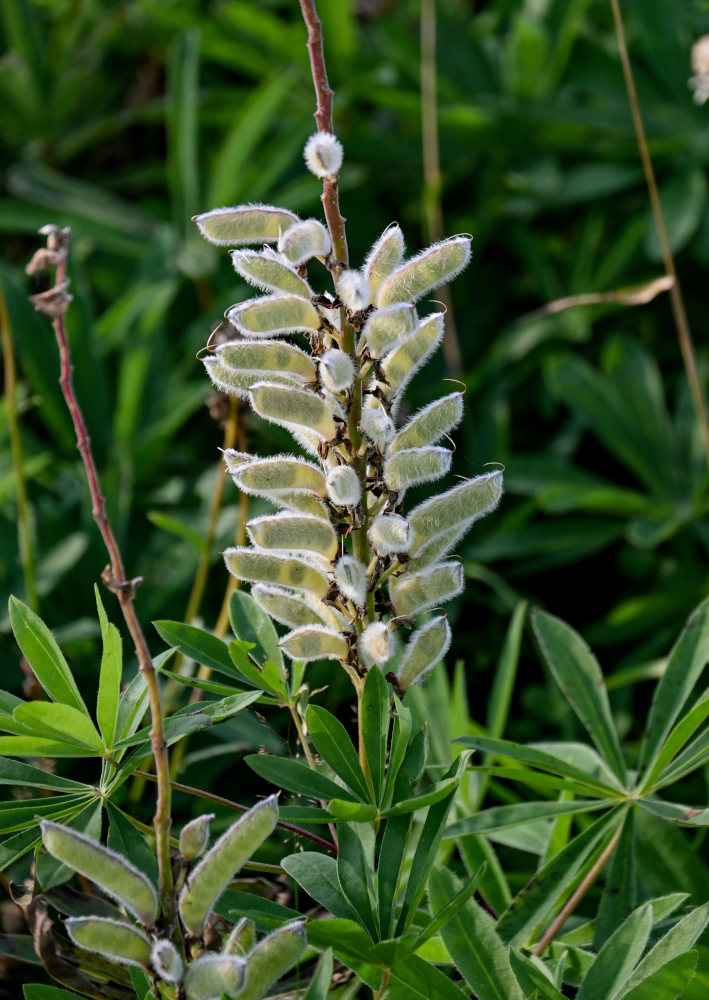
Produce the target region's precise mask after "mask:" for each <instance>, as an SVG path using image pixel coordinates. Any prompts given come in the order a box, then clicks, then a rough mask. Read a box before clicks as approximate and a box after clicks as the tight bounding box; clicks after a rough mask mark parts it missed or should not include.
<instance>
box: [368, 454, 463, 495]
mask: <svg viewBox="0 0 709 1000" xmlns="http://www.w3.org/2000/svg"><path fill="white" fill-rule="evenodd" d="M452 454H453V453H452V452H450V451H448V449H447V448H440V447H438V446H436V447H431V448H407V449H405V450H404V451H398V452H397V453H396V454H395V455H392V456H391V458H388V459H387V460H386V462H385V463H384V482H385V483H386V485H387V489H390V490H391V491H392V492H393V493H399V492H401V491H402V490H405V489H408V487H409V486H416V485H417V484H419V483H432V482H434V481H435V480H436V479H440V478H441V476H445V474H446V473H447V472H448V470H449V469H450V467H451V459H452Z"/></svg>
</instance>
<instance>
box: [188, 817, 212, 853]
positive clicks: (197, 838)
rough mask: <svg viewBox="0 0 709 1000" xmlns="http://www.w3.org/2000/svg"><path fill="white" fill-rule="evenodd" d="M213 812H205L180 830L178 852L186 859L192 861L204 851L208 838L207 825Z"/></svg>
mask: <svg viewBox="0 0 709 1000" xmlns="http://www.w3.org/2000/svg"><path fill="white" fill-rule="evenodd" d="M213 819H214V813H205V814H204V815H203V816H198V817H197V819H193V820H191V821H190V822H189V823H186V824H185V825H184V826H183V827H182V830H181V831H180V854H181V855H182V857H183V858H185V860H187V861H194V859H195V858H198V857H199V856H200V854H203V853H204V850H205V848H206V846H207V841H208V840H209V825H210V823H211V822H212V820H213Z"/></svg>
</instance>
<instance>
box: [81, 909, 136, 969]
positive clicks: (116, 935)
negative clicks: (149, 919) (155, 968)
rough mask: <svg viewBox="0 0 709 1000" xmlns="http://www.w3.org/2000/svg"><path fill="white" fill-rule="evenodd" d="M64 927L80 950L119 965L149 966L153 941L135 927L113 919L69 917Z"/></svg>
mask: <svg viewBox="0 0 709 1000" xmlns="http://www.w3.org/2000/svg"><path fill="white" fill-rule="evenodd" d="M64 926H65V927H66V929H67V933H68V934H69V937H70V938H71V940H72V941H73V942H74V944H75V945H78V947H79V948H84V949H85V950H86V951H92V952H94V953H95V954H96V955H103V957H104V958H108V959H110V960H111V961H113V962H118V963H119V965H140V966H142V967H143V968H148V966H149V965H150V939H149V938H148V937H146V935H145V934H143V932H142V931H141V930H139V929H138V928H137V927H134V926H133V924H128V923H126V922H125V921H123V920H112V919H111V918H110V917H69V919H68V920H66V921H65V924H64Z"/></svg>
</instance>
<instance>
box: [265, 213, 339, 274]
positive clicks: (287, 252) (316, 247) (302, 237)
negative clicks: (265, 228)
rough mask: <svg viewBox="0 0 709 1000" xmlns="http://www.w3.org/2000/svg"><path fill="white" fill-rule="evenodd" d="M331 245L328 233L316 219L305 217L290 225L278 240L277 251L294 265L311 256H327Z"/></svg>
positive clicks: (303, 261)
mask: <svg viewBox="0 0 709 1000" xmlns="http://www.w3.org/2000/svg"><path fill="white" fill-rule="evenodd" d="M331 247H332V244H331V243H330V234H329V233H328V231H327V229H326V228H325V226H323V224H322V222H318V220H317V219H305V220H304V221H303V222H298V223H296V225H294V226H290V227H289V229H288V230H287V231H286V232H284V233H283V235H282V236H281V238H280V239H279V241H278V252H279V253H282V254H283V256H284V257H285V258H286V260H287V261H290V263H291V264H293V265H294V266H295V267H297V266H298V265H299V264H305V263H306V261H308V260H310V258H311V257H327V255H328V254H329V253H330V249H331Z"/></svg>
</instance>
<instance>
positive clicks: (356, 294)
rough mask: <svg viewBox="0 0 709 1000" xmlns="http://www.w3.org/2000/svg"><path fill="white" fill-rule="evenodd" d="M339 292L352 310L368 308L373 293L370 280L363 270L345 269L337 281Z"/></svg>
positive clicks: (357, 310)
mask: <svg viewBox="0 0 709 1000" xmlns="http://www.w3.org/2000/svg"><path fill="white" fill-rule="evenodd" d="M337 294H338V295H339V296H340V300H341V302H342V304H343V305H344V307H345V309H349V310H350V312H361V311H362V310H363V309H366V308H367V306H368V305H369V303H370V302H371V295H372V293H371V289H370V287H369V281H368V280H367V278H365V276H364V275H363V274H362V272H361V271H343V272H342V273H341V274H340V277H339V279H338V281H337Z"/></svg>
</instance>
